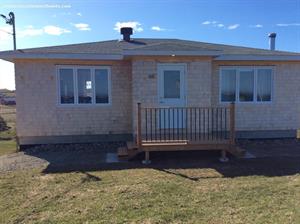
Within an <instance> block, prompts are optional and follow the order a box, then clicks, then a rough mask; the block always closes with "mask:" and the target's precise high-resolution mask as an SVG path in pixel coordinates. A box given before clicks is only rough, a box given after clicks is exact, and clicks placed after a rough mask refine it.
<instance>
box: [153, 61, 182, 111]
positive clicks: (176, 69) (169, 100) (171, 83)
mask: <svg viewBox="0 0 300 224" xmlns="http://www.w3.org/2000/svg"><path fill="white" fill-rule="evenodd" d="M184 76H185V65H183V64H160V65H158V96H159V104H160V105H161V106H170V107H182V106H185V77H184Z"/></svg>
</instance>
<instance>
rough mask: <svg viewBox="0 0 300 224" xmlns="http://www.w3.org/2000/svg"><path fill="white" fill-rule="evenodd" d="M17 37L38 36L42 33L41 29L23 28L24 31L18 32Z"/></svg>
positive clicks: (29, 26)
mask: <svg viewBox="0 0 300 224" xmlns="http://www.w3.org/2000/svg"><path fill="white" fill-rule="evenodd" d="M17 32H18V37H26V36H39V35H42V34H43V33H44V30H43V29H35V28H34V27H33V26H32V25H28V26H25V29H23V30H19V31H17Z"/></svg>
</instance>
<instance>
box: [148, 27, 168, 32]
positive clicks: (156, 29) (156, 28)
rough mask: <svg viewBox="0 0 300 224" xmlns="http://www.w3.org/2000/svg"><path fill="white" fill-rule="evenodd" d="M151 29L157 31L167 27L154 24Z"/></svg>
mask: <svg viewBox="0 0 300 224" xmlns="http://www.w3.org/2000/svg"><path fill="white" fill-rule="evenodd" d="M151 30H155V31H165V30H166V29H164V28H161V27H159V26H152V27H151Z"/></svg>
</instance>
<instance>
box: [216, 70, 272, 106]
mask: <svg viewBox="0 0 300 224" xmlns="http://www.w3.org/2000/svg"><path fill="white" fill-rule="evenodd" d="M259 69H270V70H271V99H270V101H257V80H258V79H257V76H258V70H259ZM224 70H236V79H235V101H234V103H238V104H271V103H273V100H274V74H275V66H220V67H219V103H221V104H229V103H232V102H225V101H222V90H221V84H222V71H224ZM249 70H254V93H253V101H240V99H239V98H240V92H239V91H240V71H249Z"/></svg>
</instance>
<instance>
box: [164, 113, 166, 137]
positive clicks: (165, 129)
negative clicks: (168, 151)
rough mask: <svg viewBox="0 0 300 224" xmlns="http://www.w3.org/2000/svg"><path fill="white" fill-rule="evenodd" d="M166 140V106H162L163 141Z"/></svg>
mask: <svg viewBox="0 0 300 224" xmlns="http://www.w3.org/2000/svg"><path fill="white" fill-rule="evenodd" d="M165 140H166V108H164V141H165Z"/></svg>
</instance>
